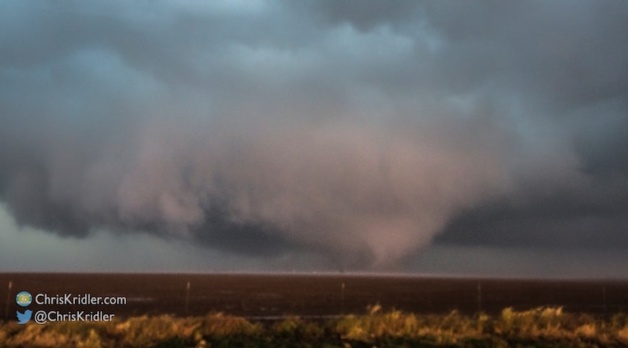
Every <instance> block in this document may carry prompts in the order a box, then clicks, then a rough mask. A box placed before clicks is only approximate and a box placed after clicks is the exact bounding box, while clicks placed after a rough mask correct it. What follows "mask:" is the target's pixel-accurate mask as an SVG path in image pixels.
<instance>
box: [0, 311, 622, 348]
mask: <svg viewBox="0 0 628 348" xmlns="http://www.w3.org/2000/svg"><path fill="white" fill-rule="evenodd" d="M374 346H375V347H415V346H426V347H430V346H434V347H440V346H444V347H603V346H604V347H605V346H628V314H615V315H613V316H611V317H609V318H601V317H595V316H592V315H588V314H576V313H565V312H563V310H562V309H561V308H536V309H532V310H527V311H515V310H513V309H512V308H506V309H504V310H503V311H502V312H501V314H499V315H496V316H489V315H486V314H482V313H481V314H478V315H474V316H467V315H463V314H460V313H458V312H456V311H453V312H451V313H448V314H440V315H436V314H430V315H423V314H413V313H405V312H400V311H394V310H393V311H382V310H381V307H380V306H378V305H375V306H372V307H371V308H370V309H369V313H367V314H362V315H346V316H342V317H339V318H336V319H328V320H305V319H301V318H298V317H291V318H285V319H283V320H281V321H274V322H255V321H250V320H246V319H244V318H241V317H235V316H230V315H223V314H220V313H213V314H208V315H207V316H204V317H188V318H180V317H174V316H169V315H161V316H153V317H147V316H142V317H132V318H128V319H125V320H117V321H113V322H104V323H103V322H101V323H82V322H60V323H48V324H45V325H37V324H35V323H32V322H31V323H29V324H26V325H18V324H17V323H16V322H13V321H11V322H4V323H0V347H343V348H344V347H374Z"/></svg>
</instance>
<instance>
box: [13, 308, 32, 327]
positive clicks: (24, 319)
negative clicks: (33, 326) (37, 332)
mask: <svg viewBox="0 0 628 348" xmlns="http://www.w3.org/2000/svg"><path fill="white" fill-rule="evenodd" d="M15 314H17V323H18V324H26V323H28V322H29V321H30V320H31V315H33V311H31V310H30V309H27V310H25V311H24V313H20V311H16V312H15Z"/></svg>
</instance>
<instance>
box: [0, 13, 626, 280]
mask: <svg viewBox="0 0 628 348" xmlns="http://www.w3.org/2000/svg"><path fill="white" fill-rule="evenodd" d="M0 51H1V52H2V54H0V201H1V202H2V203H3V204H4V205H5V206H6V209H7V210H8V212H9V213H10V214H11V216H12V217H13V218H14V219H15V221H16V222H17V223H18V224H19V225H20V226H30V227H36V228H39V229H41V230H43V231H47V232H50V233H52V234H55V235H57V236H59V237H60V238H74V237H81V238H91V235H92V234H93V233H95V231H97V230H103V229H104V230H107V231H109V232H110V233H111V234H113V235H118V236H119V235H126V234H149V235H154V236H158V237H159V238H163V239H164V240H169V239H176V240H183V241H188V242H190V243H196V244H200V245H202V246H203V247H204V248H207V249H217V250H226V251H230V252H234V253H240V254H242V255H247V256H251V255H252V256H255V257H261V258H262V259H263V258H270V257H272V255H277V254H282V253H288V252H289V253H297V254H298V253H299V252H302V253H304V254H307V255H311V254H312V253H314V254H317V255H322V256H323V257H325V258H328V259H331V260H333V263H334V264H337V265H339V266H340V267H343V268H344V267H348V268H354V269H369V268H380V267H382V268H386V267H394V265H396V264H402V263H404V262H405V260H407V259H408V258H411V257H412V256H413V255H417V254H420V253H421V252H422V251H423V250H425V249H426V248H428V247H429V246H430V245H431V244H433V243H436V244H439V245H477V246H488V247H490V246H526V247H531V248H534V247H539V246H543V247H548V246H551V247H557V248H563V247H586V248H599V249H600V250H606V249H613V248H625V247H628V234H626V231H628V219H627V218H626V216H628V203H627V202H628V150H627V149H628V140H627V139H628V70H627V69H626V66H628V5H627V4H626V3H622V2H617V1H596V2H580V1H577V2H575V3H574V2H566V1H564V2H563V1H557V2H552V3H543V2H536V1H526V2H517V3H493V2H488V1H484V2H474V3H472V4H457V5H456V6H455V7H452V6H449V4H448V3H446V2H419V3H417V2H414V1H409V2H406V1H400V2H395V3H388V2H386V3H384V2H378V1H367V2H360V3H359V4H358V3H354V2H352V1H317V2H313V1H312V2H309V1H307V2H304V3H298V4H295V3H291V2H287V1H259V2H238V1H235V2H216V3H204V2H194V1H192V2H185V3H170V2H159V1H158V2H150V3H145V2H134V3H128V2H122V1H110V2H106V3H98V2H80V3H64V4H59V3H52V2H37V3H32V2H27V3H24V2H19V1H7V2H5V3H3V4H2V5H0Z"/></svg>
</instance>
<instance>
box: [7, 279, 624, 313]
mask: <svg viewBox="0 0 628 348" xmlns="http://www.w3.org/2000/svg"><path fill="white" fill-rule="evenodd" d="M9 282H11V283H12V289H11V292H10V293H7V291H8V284H9ZM188 282H189V283H190V291H189V294H187V290H186V287H187V283H188ZM23 290H24V291H29V292H30V293H31V294H32V295H33V297H34V296H35V295H37V294H39V293H45V294H47V295H48V296H53V295H57V294H58V295H63V294H65V293H71V294H73V295H82V294H90V295H92V296H125V297H126V298H127V304H126V305H116V306H89V305H86V306H70V305H37V304H36V303H34V302H33V304H32V305H31V306H29V309H32V310H33V311H36V310H39V309H45V310H59V311H73V310H85V311H98V310H102V311H104V312H107V313H113V314H115V315H116V317H127V316H132V315H133V316H134V315H144V314H146V315H153V314H163V313H171V314H175V315H204V314H206V313H208V312H224V313H228V314H233V315H239V316H245V317H248V318H253V319H254V318H273V317H281V316H288V315H296V316H301V317H319V316H334V315H340V314H348V313H364V312H366V308H367V306H369V305H373V304H377V303H379V304H380V305H381V306H382V307H383V308H384V309H385V310H388V309H393V308H394V309H399V310H403V311H407V312H415V313H445V312H449V311H451V310H454V309H455V310H458V311H460V312H462V313H468V314H471V313H475V312H477V311H478V310H481V311H484V312H487V313H495V312H498V311H501V310H502V309H503V308H506V307H513V308H514V309H516V310H525V309H529V308H534V307H539V306H562V307H563V308H564V310H565V311H569V312H588V313H595V314H612V313H617V312H622V311H623V312H626V311H628V281H601V280H595V281H584V280H515V279H508V280H505V279H470V278H430V277H410V276H368V275H346V274H333V275H329V274H325V275H303V274H301V275H292V274H276V275H269V274H264V275H261V274H63V273H45V274H37V273H2V274H0V311H1V312H0V318H4V317H5V313H7V316H8V318H5V319H9V320H14V319H15V311H16V310H17V309H21V308H18V306H17V305H16V303H15V295H16V294H17V293H18V292H19V291H23ZM187 295H189V296H187ZM186 297H187V309H186ZM7 301H8V304H7Z"/></svg>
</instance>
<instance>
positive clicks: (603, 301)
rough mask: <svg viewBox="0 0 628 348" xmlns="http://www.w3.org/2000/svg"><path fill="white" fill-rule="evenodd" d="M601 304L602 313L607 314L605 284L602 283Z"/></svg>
mask: <svg viewBox="0 0 628 348" xmlns="http://www.w3.org/2000/svg"><path fill="white" fill-rule="evenodd" d="M602 304H603V306H604V315H607V314H608V307H607V306H606V284H605V285H602Z"/></svg>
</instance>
